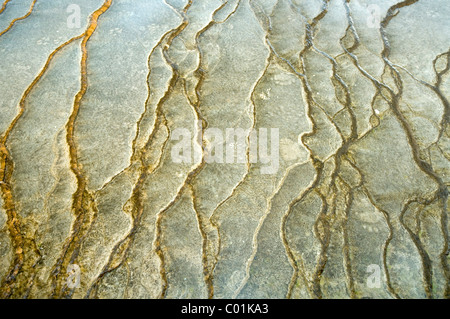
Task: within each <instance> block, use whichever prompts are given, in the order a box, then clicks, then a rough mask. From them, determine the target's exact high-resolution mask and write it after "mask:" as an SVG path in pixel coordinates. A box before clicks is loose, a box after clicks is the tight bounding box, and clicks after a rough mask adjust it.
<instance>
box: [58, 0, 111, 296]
mask: <svg viewBox="0 0 450 319" xmlns="http://www.w3.org/2000/svg"><path fill="white" fill-rule="evenodd" d="M111 4H112V0H106V1H105V2H104V3H103V5H102V6H101V7H100V8H99V9H97V10H96V11H95V12H94V13H93V14H92V15H91V18H90V21H89V25H88V27H87V29H86V31H85V32H84V33H83V35H82V41H81V54H82V55H81V66H80V73H81V88H80V91H78V93H77V94H76V96H75V99H74V104H73V109H72V113H71V114H70V117H69V120H68V122H67V124H66V141H67V144H68V148H69V156H70V169H71V171H72V172H73V173H74V175H75V177H76V180H77V190H76V191H75V193H74V194H73V203H72V212H73V214H74V215H75V222H74V225H73V228H72V233H71V235H70V236H69V237H68V238H67V240H66V243H65V244H64V248H63V251H62V254H61V256H60V257H59V259H58V261H57V262H56V265H55V266H54V268H53V293H52V296H53V297H58V296H60V295H61V294H62V293H63V292H64V291H63V290H64V288H65V287H61V276H62V274H63V273H64V271H63V273H61V271H62V270H64V269H65V268H66V266H67V265H68V263H69V262H70V260H71V259H72V258H73V255H74V254H75V255H76V254H77V253H78V249H79V246H80V244H81V241H82V239H83V237H84V234H85V233H86V231H87V230H88V228H89V225H90V224H91V222H92V220H93V218H94V217H93V216H89V212H90V211H95V209H93V205H94V204H93V197H92V195H91V194H90V193H89V192H88V190H87V181H86V176H85V175H84V172H83V169H82V165H81V164H80V163H79V162H78V151H77V145H76V142H75V134H74V133H75V122H76V119H77V117H78V113H79V111H80V108H81V101H82V99H83V97H84V95H85V94H86V90H87V86H88V81H87V59H88V51H87V43H88V41H89V39H90V38H91V36H92V34H93V33H94V31H95V30H96V29H97V24H98V19H99V17H100V16H101V15H102V14H103V13H105V12H106V11H107V10H108V9H109V7H110V6H111Z"/></svg>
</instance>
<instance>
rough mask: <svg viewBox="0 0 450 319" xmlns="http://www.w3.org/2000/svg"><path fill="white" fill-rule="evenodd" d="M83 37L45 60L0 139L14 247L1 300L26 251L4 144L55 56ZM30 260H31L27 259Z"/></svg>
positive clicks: (11, 167)
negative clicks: (12, 261) (12, 258)
mask: <svg viewBox="0 0 450 319" xmlns="http://www.w3.org/2000/svg"><path fill="white" fill-rule="evenodd" d="M82 36H83V35H79V36H76V37H73V38H71V39H70V40H68V41H66V42H65V43H63V44H61V45H60V46H59V47H57V48H56V49H55V50H54V51H53V52H52V53H51V54H50V55H49V56H48V58H47V61H46V62H45V65H44V67H43V68H42V70H41V71H40V72H39V74H38V75H37V76H36V77H35V78H34V80H33V81H32V82H31V84H30V85H29V86H28V87H27V89H26V90H25V92H24V93H23V95H22V98H21V99H20V102H19V112H18V113H17V115H16V116H15V117H14V119H13V120H12V122H11V123H10V125H9V126H8V128H7V129H6V131H5V132H4V133H3V135H2V136H1V137H0V158H1V159H0V181H1V183H0V189H1V194H2V198H3V201H4V207H5V210H6V214H7V218H8V221H7V226H8V231H9V234H10V237H11V240H12V243H13V247H14V263H13V265H12V267H11V269H10V271H9V273H8V275H7V276H6V278H5V279H4V281H3V283H2V285H1V294H2V298H8V297H10V296H11V294H12V293H13V284H14V282H15V281H16V278H17V276H18V274H19V272H20V271H21V270H22V267H23V265H24V263H25V261H24V254H25V252H26V251H27V250H28V249H27V247H25V244H24V236H23V235H22V232H21V222H20V217H19V215H18V213H17V210H16V203H15V201H14V196H13V192H12V185H11V178H12V174H13V170H14V162H13V160H12V158H11V156H10V154H9V151H8V148H7V146H6V142H7V140H8V138H9V136H10V134H11V132H12V130H13V129H14V127H15V126H16V125H17V122H18V121H19V120H20V118H21V117H22V115H23V113H24V112H25V105H26V104H25V103H26V100H27V98H28V96H29V95H30V93H31V92H32V90H33V89H34V88H35V87H36V85H37V84H38V82H39V81H40V80H41V78H42V77H43V75H44V74H45V72H46V71H47V70H48V68H49V66H50V63H51V62H52V60H53V58H54V57H55V55H56V54H57V53H58V52H59V51H61V50H62V49H63V48H65V47H66V46H68V45H69V44H71V43H72V42H74V41H76V40H78V39H80V38H81V37H82ZM28 259H30V260H31V258H28Z"/></svg>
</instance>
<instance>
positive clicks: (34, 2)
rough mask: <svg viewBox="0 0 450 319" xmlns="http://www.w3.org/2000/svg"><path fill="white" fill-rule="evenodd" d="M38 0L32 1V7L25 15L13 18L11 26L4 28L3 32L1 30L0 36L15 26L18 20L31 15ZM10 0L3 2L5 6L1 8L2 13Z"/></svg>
mask: <svg viewBox="0 0 450 319" xmlns="http://www.w3.org/2000/svg"><path fill="white" fill-rule="evenodd" d="M36 1H37V0H33V2H32V3H31V5H30V9H29V10H28V12H27V13H26V14H25V15H24V16H22V17H19V18H16V19H14V20H12V21H11V23H10V24H9V26H8V27H7V28H6V29H5V30H3V31H2V32H0V37H1V36H2V35H4V34H5V33H6V32H8V31H9V30H10V29H11V28H12V27H13V26H14V24H15V23H16V22H17V21H20V20H23V19H26V18H28V16H29V15H30V14H31V12H32V11H33V8H34V5H35V4H36ZM8 2H9V1H8V0H7V1H5V2H4V3H3V6H2V8H1V10H0V13H2V12H3V11H4V10H5V8H6V4H7V3H8Z"/></svg>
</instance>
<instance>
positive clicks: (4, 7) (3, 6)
mask: <svg viewBox="0 0 450 319" xmlns="http://www.w3.org/2000/svg"><path fill="white" fill-rule="evenodd" d="M10 1H11V0H5V2H3V4H2V7H1V8H0V14H1V13H2V12H3V11H5V9H6V5H7V4H8V2H10Z"/></svg>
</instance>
